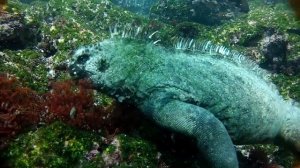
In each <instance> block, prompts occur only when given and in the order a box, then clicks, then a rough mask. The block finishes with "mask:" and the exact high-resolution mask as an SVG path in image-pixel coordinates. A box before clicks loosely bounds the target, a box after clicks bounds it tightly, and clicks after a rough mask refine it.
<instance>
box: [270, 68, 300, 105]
mask: <svg viewBox="0 0 300 168" xmlns="http://www.w3.org/2000/svg"><path fill="white" fill-rule="evenodd" d="M272 79H273V82H274V83H275V84H276V85H277V86H278V88H279V91H280V93H281V95H283V96H284V97H285V98H292V99H295V100H296V101H298V102H300V75H297V76H286V75H283V74H280V75H277V76H274V77H273V78H272Z"/></svg>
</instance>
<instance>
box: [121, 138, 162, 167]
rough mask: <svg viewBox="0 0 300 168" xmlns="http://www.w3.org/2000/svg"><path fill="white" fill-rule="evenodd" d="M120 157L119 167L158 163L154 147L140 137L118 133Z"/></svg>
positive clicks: (145, 165)
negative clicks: (121, 161) (121, 160)
mask: <svg viewBox="0 0 300 168" xmlns="http://www.w3.org/2000/svg"><path fill="white" fill-rule="evenodd" d="M118 139H119V140H120V144H121V151H122V159H123V160H125V162H123V163H121V164H120V167H147V166H148V167H156V166H157V164H158V160H157V154H158V151H157V149H156V147H155V146H154V145H153V144H151V143H149V142H147V141H145V140H143V139H140V138H136V137H130V136H126V135H124V134H122V135H119V136H118Z"/></svg>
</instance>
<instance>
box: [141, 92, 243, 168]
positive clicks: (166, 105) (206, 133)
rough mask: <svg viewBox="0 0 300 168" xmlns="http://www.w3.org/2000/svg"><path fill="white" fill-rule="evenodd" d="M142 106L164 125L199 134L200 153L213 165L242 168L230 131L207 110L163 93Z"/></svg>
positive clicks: (217, 167)
mask: <svg viewBox="0 0 300 168" xmlns="http://www.w3.org/2000/svg"><path fill="white" fill-rule="evenodd" d="M140 107H141V109H142V111H143V112H145V114H146V115H148V116H149V117H151V118H152V119H153V120H154V121H155V122H157V123H158V124H160V125H161V126H163V127H166V128H169V129H172V130H174V131H176V132H180V133H183V134H185V135H189V136H193V137H195V138H196V140H197V145H198V148H199V150H200V152H201V153H202V155H203V156H204V157H205V158H206V159H207V161H208V162H209V163H210V165H211V167H213V168H237V167H238V161H237V156H236V151H235V148H234V145H233V143H232V141H231V139H230V137H229V135H228V133H227V130H226V129H225V127H224V125H223V124H222V123H221V122H220V121H219V120H218V119H217V118H216V117H215V116H214V115H213V114H211V113H210V112H209V111H207V110H206V109H204V108H201V107H198V106H195V105H193V104H189V103H185V102H182V101H179V100H174V99H171V98H168V97H162V94H159V95H155V96H151V98H149V99H148V100H147V101H145V102H144V103H143V104H142V105H141V106H140Z"/></svg>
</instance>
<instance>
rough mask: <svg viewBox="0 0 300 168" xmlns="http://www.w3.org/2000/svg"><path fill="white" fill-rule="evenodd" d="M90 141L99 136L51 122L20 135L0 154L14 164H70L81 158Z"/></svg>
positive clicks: (44, 165)
mask: <svg viewBox="0 0 300 168" xmlns="http://www.w3.org/2000/svg"><path fill="white" fill-rule="evenodd" d="M93 142H101V136H99V135H97V134H95V133H92V132H85V131H80V130H77V129H74V128H72V127H70V126H67V125H65V124H62V123H60V122H55V123H53V124H51V125H49V126H46V127H41V128H38V129H37V130H36V131H31V132H28V133H26V134H23V135H20V136H19V137H18V138H17V139H15V140H14V142H13V143H12V144H11V145H10V147H9V148H8V152H6V153H5V154H4V155H5V156H3V157H5V158H7V160H8V161H9V165H11V166H12V167H16V168H18V167H20V168H21V167H22V168H26V167H28V168H29V167H73V166H75V165H80V164H81V162H83V160H84V155H85V154H86V152H88V151H89V150H90V149H91V148H92V144H93ZM100 163H101V162H100Z"/></svg>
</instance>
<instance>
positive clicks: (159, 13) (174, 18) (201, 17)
mask: <svg viewBox="0 0 300 168" xmlns="http://www.w3.org/2000/svg"><path fill="white" fill-rule="evenodd" d="M248 11H249V5H248V2H247V1H246V0H225V1H224V0H206V1H204V0H188V1H186V0H179V1H168V0H159V1H158V2H157V3H156V4H155V5H153V7H152V8H151V13H150V14H151V17H152V18H159V19H160V20H163V21H169V22H171V23H177V22H182V21H191V22H197V23H202V24H206V25H217V24H220V23H222V22H223V21H226V20H229V19H233V18H235V17H236V16H237V15H239V14H240V13H241V12H242V13H247V12H248Z"/></svg>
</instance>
